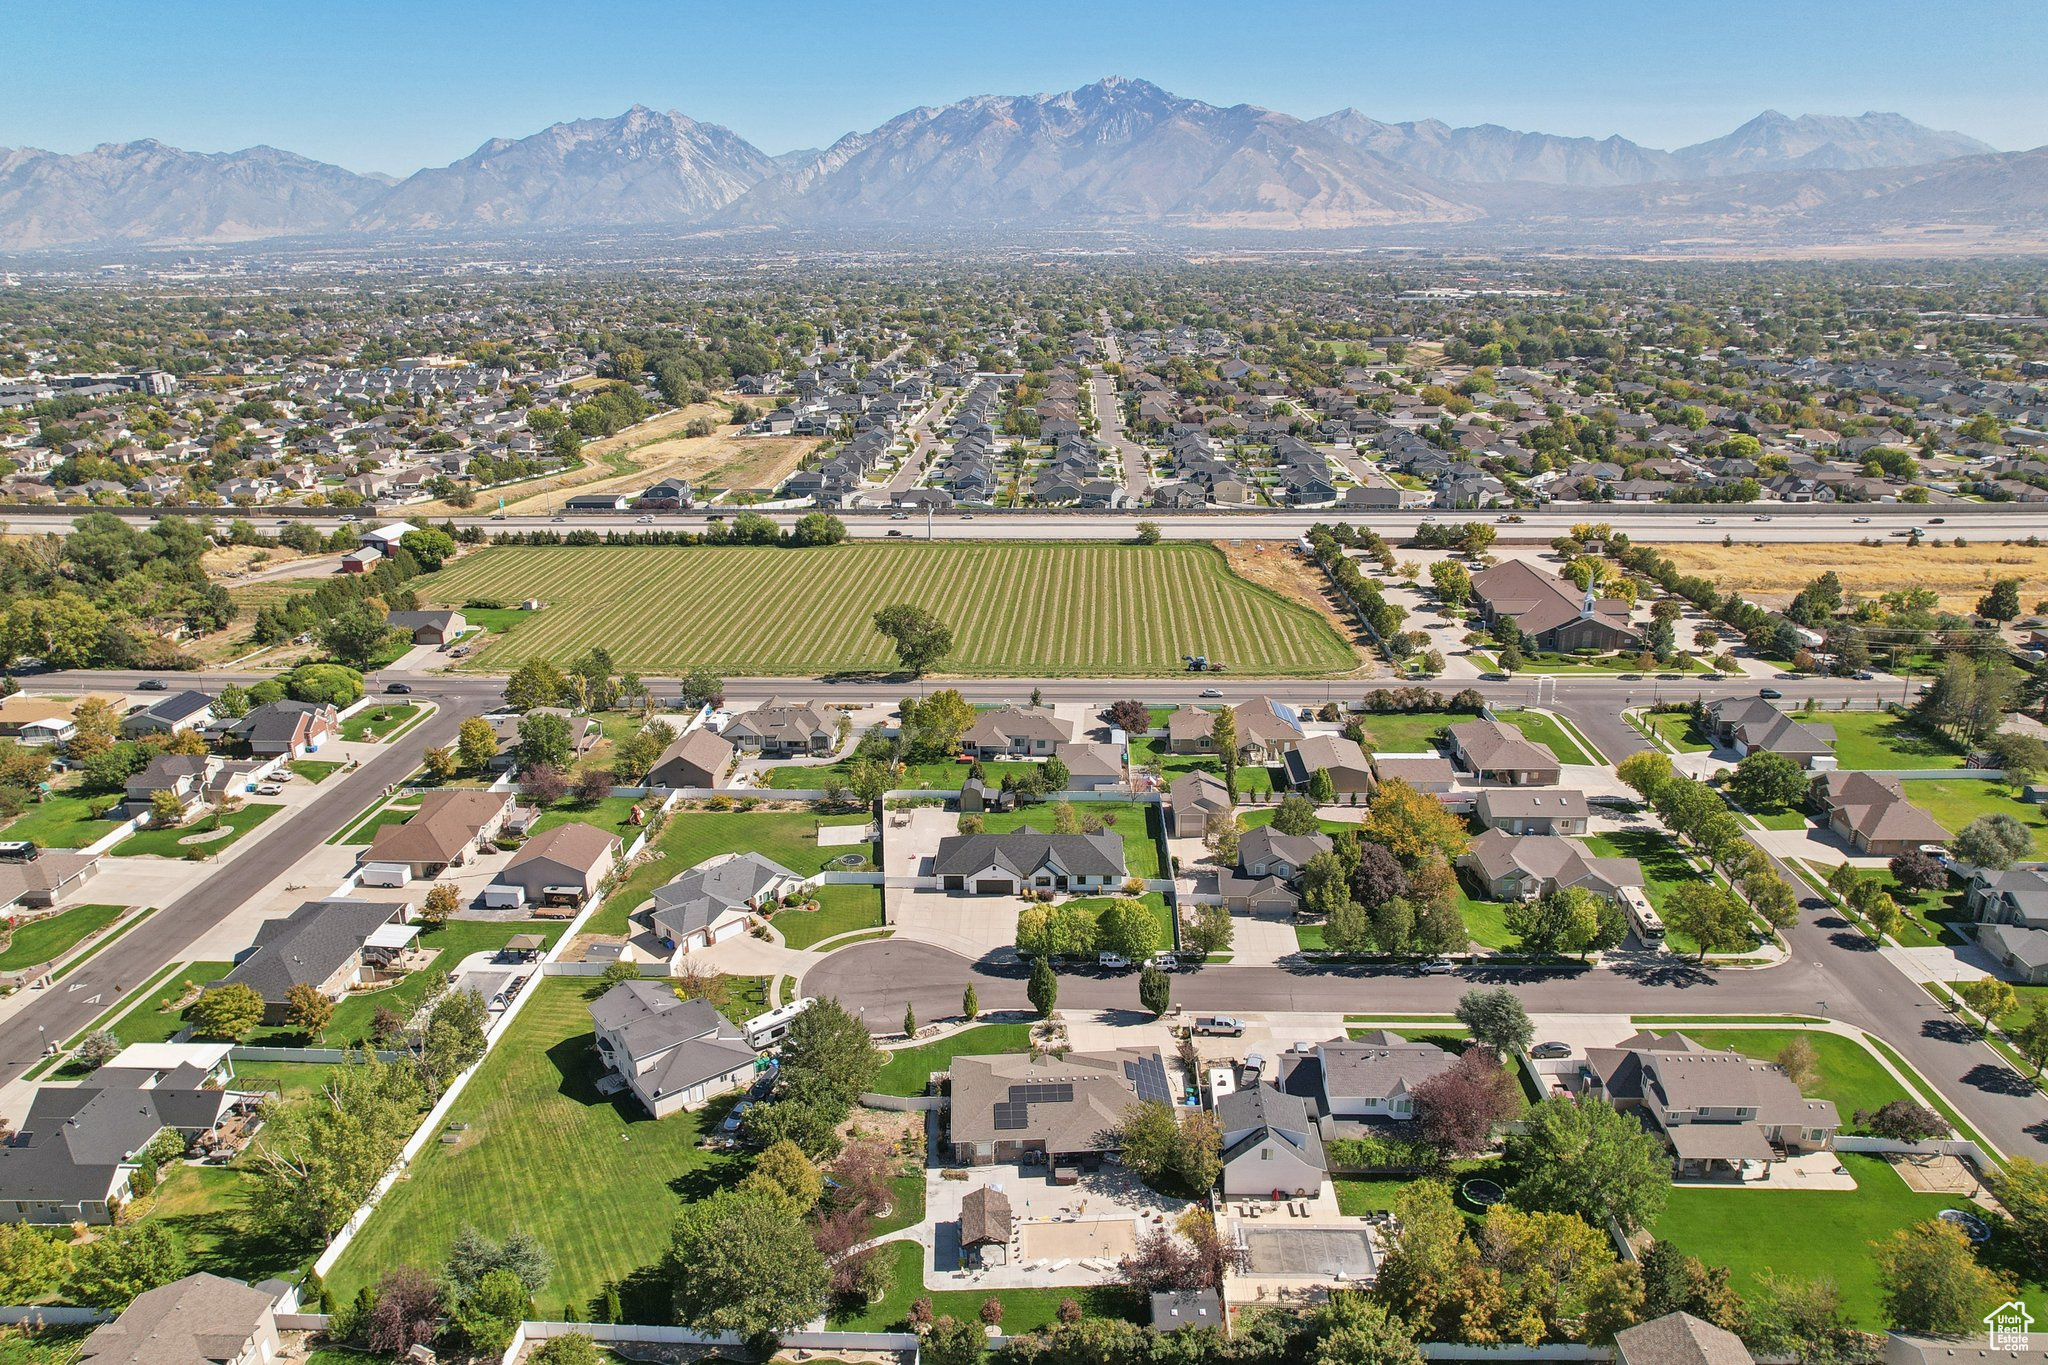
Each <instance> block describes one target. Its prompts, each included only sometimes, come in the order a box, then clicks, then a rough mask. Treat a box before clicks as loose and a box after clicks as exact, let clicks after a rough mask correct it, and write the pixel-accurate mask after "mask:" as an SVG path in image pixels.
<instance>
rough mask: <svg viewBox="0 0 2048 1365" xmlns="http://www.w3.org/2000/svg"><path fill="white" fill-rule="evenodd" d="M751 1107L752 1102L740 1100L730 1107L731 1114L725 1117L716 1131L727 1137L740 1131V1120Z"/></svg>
mask: <svg viewBox="0 0 2048 1365" xmlns="http://www.w3.org/2000/svg"><path fill="white" fill-rule="evenodd" d="M753 1107H754V1102H753V1101H752V1100H741V1101H740V1102H739V1103H738V1104H736V1105H734V1106H733V1107H732V1112H731V1113H729V1114H727V1115H726V1116H725V1122H724V1123H721V1124H719V1125H718V1131H719V1132H721V1133H724V1134H726V1135H727V1136H728V1137H729V1136H731V1135H732V1134H734V1133H737V1132H738V1131H739V1130H740V1120H741V1119H743V1118H745V1117H746V1116H747V1111H748V1110H749V1109H752V1108H753Z"/></svg>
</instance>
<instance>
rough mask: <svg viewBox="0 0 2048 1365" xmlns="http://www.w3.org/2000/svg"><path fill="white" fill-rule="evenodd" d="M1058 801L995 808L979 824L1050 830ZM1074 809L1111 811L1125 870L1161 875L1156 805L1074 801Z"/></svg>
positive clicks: (996, 829)
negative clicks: (1000, 808)
mask: <svg viewBox="0 0 2048 1365" xmlns="http://www.w3.org/2000/svg"><path fill="white" fill-rule="evenodd" d="M1057 804H1058V803H1057V802H1051V801H1048V802H1045V803H1043V804H1041V805H1036V806H1025V807H1022V808H1021V809H1018V810H1013V811H994V812H991V813H989V814H987V815H984V816H982V818H981V827H982V828H983V829H984V830H986V831H988V832H989V833H990V834H1007V833H1008V832H1009V831H1011V830H1013V829H1023V828H1025V827H1027V826H1029V827H1030V828H1032V829H1041V830H1045V831H1046V832H1047V833H1050V832H1051V831H1052V820H1053V811H1054V810H1055V809H1056V808H1057ZM1074 813H1075V814H1077V815H1079V816H1082V817H1083V818H1086V817H1087V816H1088V815H1089V814H1091V813H1093V814H1095V815H1099V816H1103V817H1105V818H1106V817H1108V816H1110V815H1114V816H1115V817H1116V824H1115V825H1114V826H1113V827H1112V828H1113V829H1114V830H1115V832H1116V833H1117V834H1119V835H1121V836H1122V838H1123V841H1124V870H1125V871H1127V872H1128V873H1129V874H1130V875H1131V876H1133V877H1144V878H1146V879H1148V880H1149V879H1151V878H1154V877H1158V876H1160V875H1161V874H1160V871H1159V842H1158V830H1159V807H1157V806H1150V805H1144V806H1141V805H1136V804H1129V805H1124V804H1118V803H1116V802H1105V801H1088V802H1076V803H1075V805H1074Z"/></svg>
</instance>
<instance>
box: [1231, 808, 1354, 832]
mask: <svg viewBox="0 0 2048 1365" xmlns="http://www.w3.org/2000/svg"><path fill="white" fill-rule="evenodd" d="M1279 813H1280V808H1279V807H1278V806H1262V807H1260V808H1259V809H1257V810H1241V811H1239V812H1238V813H1237V821H1238V823H1239V824H1241V825H1243V826H1244V827H1245V828H1246V829H1260V828H1263V827H1264V826H1266V825H1270V824H1272V823H1273V817H1274V816H1275V815H1277V814H1279ZM1316 823H1317V824H1318V825H1320V826H1322V831H1323V833H1325V834H1356V833H1357V832H1358V823H1359V822H1358V821H1356V820H1329V819H1321V818H1319V819H1317V821H1316Z"/></svg>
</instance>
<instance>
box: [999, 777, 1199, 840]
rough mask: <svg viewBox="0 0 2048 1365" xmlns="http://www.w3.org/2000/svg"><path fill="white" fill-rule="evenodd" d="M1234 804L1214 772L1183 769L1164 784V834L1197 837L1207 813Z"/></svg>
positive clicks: (1176, 837)
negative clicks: (1186, 771)
mask: <svg viewBox="0 0 2048 1365" xmlns="http://www.w3.org/2000/svg"><path fill="white" fill-rule="evenodd" d="M1233 804H1234V803H1233V802H1232V801H1231V799H1230V788H1228V787H1226V786H1224V785H1223V779H1222V778H1220V777H1218V776H1216V775H1215V774H1214V773H1207V772H1200V771H1196V772H1191V773H1183V774H1181V775H1180V776H1179V777H1176V778H1175V779H1174V780H1173V781H1172V782H1171V783H1170V784H1169V785H1168V786H1167V788H1166V833H1167V837H1168V838H1172V839H1199V838H1201V837H1202V836H1203V835H1204V834H1205V833H1206V832H1207V831H1208V828H1209V817H1210V816H1212V815H1226V816H1227V815H1228V814H1229V813H1230V811H1231V809H1232V806H1233ZM963 808H964V807H963Z"/></svg>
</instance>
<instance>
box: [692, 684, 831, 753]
mask: <svg viewBox="0 0 2048 1365" xmlns="http://www.w3.org/2000/svg"><path fill="white" fill-rule="evenodd" d="M720 734H721V736H722V737H723V738H724V739H725V741H726V742H727V743H728V744H730V745H732V746H733V747H734V748H735V749H740V750H743V751H749V752H758V753H759V754H761V755H762V756H763V757H765V758H789V757H792V756H795V755H799V754H829V753H831V752H832V746H833V743H834V740H835V736H834V733H833V728H832V727H831V726H829V725H827V724H826V721H825V717H824V715H823V714H821V713H820V712H819V710H818V708H817V707H815V706H812V705H811V704H809V703H808V702H792V701H784V700H783V699H782V698H780V697H774V698H770V699H769V700H768V701H766V702H763V703H762V704H761V705H759V706H757V707H755V708H754V709H753V710H751V711H743V712H741V713H740V714H739V715H737V716H734V717H733V718H732V719H731V720H730V721H728V722H726V726H725V729H724V730H723V731H721V732H720Z"/></svg>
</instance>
